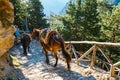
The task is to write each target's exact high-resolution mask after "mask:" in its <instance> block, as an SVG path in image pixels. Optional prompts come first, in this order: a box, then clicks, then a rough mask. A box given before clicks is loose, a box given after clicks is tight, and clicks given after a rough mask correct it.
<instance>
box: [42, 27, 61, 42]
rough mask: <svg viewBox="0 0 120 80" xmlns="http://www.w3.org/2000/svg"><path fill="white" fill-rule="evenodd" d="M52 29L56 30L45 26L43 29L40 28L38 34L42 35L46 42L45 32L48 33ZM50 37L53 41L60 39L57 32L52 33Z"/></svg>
mask: <svg viewBox="0 0 120 80" xmlns="http://www.w3.org/2000/svg"><path fill="white" fill-rule="evenodd" d="M52 31H56V30H54V29H50V28H45V29H42V30H41V32H40V36H42V37H43V39H44V40H45V42H48V41H46V38H47V37H48V36H47V34H49V33H50V32H52ZM51 38H52V39H53V40H54V41H55V42H57V43H59V40H60V36H59V34H52V35H51Z"/></svg>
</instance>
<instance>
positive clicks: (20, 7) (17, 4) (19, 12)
mask: <svg viewBox="0 0 120 80" xmlns="http://www.w3.org/2000/svg"><path fill="white" fill-rule="evenodd" d="M10 2H12V3H13V5H14V15H15V17H14V18H15V20H14V24H15V25H18V26H19V27H20V28H21V29H23V20H24V17H25V15H26V11H25V10H26V6H25V4H24V3H23V2H22V1H21V0H10Z"/></svg>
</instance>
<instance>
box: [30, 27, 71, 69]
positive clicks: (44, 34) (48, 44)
mask: <svg viewBox="0 0 120 80" xmlns="http://www.w3.org/2000/svg"><path fill="white" fill-rule="evenodd" d="M35 37H39V42H40V43H41V45H42V47H43V50H44V51H45V56H46V63H47V64H49V58H48V51H51V52H53V54H54V56H55V59H56V62H55V64H54V67H56V66H57V63H58V54H57V52H58V50H59V49H60V48H61V50H62V54H63V56H64V58H65V59H66V62H67V68H68V70H71V67H70V62H71V57H70V55H69V53H68V52H67V51H66V49H65V43H64V40H63V38H62V37H61V35H60V34H59V33H58V32H57V31H55V30H51V29H49V28H45V29H42V30H40V29H33V33H32V38H35Z"/></svg>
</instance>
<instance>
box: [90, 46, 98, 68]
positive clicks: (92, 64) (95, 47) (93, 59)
mask: <svg viewBox="0 0 120 80" xmlns="http://www.w3.org/2000/svg"><path fill="white" fill-rule="evenodd" d="M96 50H97V45H96V44H95V45H94V50H93V55H92V61H91V64H90V68H91V69H92V68H93V66H94V62H95V57H96Z"/></svg>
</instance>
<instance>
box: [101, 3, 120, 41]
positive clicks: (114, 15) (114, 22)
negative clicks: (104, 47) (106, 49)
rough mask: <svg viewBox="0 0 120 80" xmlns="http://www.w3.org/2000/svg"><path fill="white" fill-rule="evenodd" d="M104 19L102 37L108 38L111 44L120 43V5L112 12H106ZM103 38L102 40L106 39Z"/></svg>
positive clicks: (102, 16)
mask: <svg viewBox="0 0 120 80" xmlns="http://www.w3.org/2000/svg"><path fill="white" fill-rule="evenodd" d="M101 18H102V25H103V26H102V28H101V37H102V35H104V37H106V38H107V41H110V42H119V41H120V38H119V35H120V34H119V30H120V29H119V26H120V5H118V6H115V7H113V9H112V11H111V12H110V11H106V13H105V14H104V15H101ZM104 37H102V38H104Z"/></svg>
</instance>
